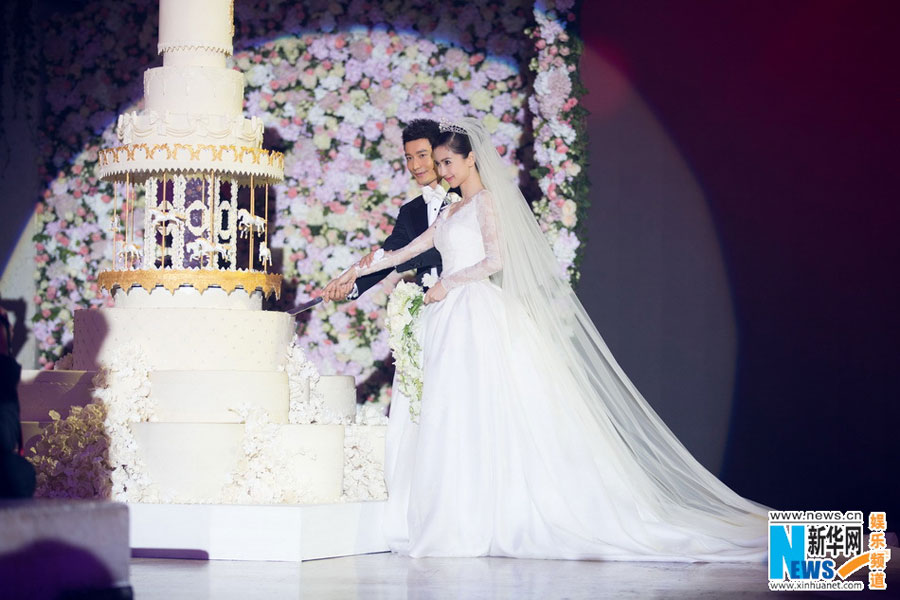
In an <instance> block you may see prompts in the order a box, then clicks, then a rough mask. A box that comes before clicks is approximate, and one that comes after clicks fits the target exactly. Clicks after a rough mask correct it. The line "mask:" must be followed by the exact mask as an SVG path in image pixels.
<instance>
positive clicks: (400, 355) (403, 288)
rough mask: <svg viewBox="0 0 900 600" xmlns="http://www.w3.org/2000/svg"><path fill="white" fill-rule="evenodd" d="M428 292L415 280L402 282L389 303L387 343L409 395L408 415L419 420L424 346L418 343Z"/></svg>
mask: <svg viewBox="0 0 900 600" xmlns="http://www.w3.org/2000/svg"><path fill="white" fill-rule="evenodd" d="M424 304H425V295H424V293H423V291H422V288H420V287H419V286H418V285H416V284H415V283H409V282H406V281H401V282H400V283H398V284H397V286H396V287H395V288H394V291H393V293H391V298H390V300H389V301H388V305H387V316H388V318H387V329H388V333H389V334H390V336H389V337H388V342H389V343H390V346H391V350H392V351H393V353H394V366H395V368H396V369H397V377H396V381H397V385H398V387H399V388H400V389H399V391H400V393H402V394H404V395H405V396H406V397H407V398H409V417H410V419H411V420H412V421H413V423H417V422H418V421H419V411H420V410H421V406H422V346H421V345H420V344H419V331H420V328H421V322H422V319H421V312H422V306H423V305H424Z"/></svg>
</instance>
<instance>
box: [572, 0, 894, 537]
mask: <svg viewBox="0 0 900 600" xmlns="http://www.w3.org/2000/svg"><path fill="white" fill-rule="evenodd" d="M898 9H900V4H898V3H897V2H875V1H871V0H862V1H826V0H815V1H800V0H791V1H783V0H778V1H760V0H754V1H735V0H729V1H727V2H722V1H717V0H708V1H680V2H659V1H657V2H648V1H645V0H622V1H603V2H590V1H588V2H585V3H584V4H583V7H582V12H581V19H580V21H581V31H582V36H583V37H584V39H585V41H586V45H587V49H586V52H585V55H584V57H583V61H582V71H581V75H582V78H583V80H584V81H585V84H586V86H587V88H588V91H589V95H588V96H587V97H586V98H585V105H586V106H587V107H588V108H589V109H590V110H591V111H592V115H591V117H590V118H589V132H590V136H591V137H590V143H591V157H590V158H591V163H592V166H591V169H590V176H591V181H592V193H591V200H592V208H591V211H590V222H589V225H588V235H589V242H588V248H587V257H586V259H585V264H584V269H583V271H582V273H583V281H582V284H581V286H580V288H579V295H580V296H581V297H582V299H583V301H584V302H585V304H586V305H587V306H588V308H589V309H590V310H591V313H592V315H593V317H594V319H595V321H596V322H597V324H598V327H599V328H600V331H601V333H604V335H605V336H606V337H607V341H608V342H609V344H610V346H611V347H612V350H613V352H614V353H615V354H616V356H617V357H618V358H619V360H620V361H621V362H622V363H623V366H624V367H625V370H626V372H628V373H630V374H631V376H632V377H633V378H634V379H635V381H636V383H637V384H638V387H639V388H640V389H642V390H644V393H645V395H647V398H648V400H650V401H651V403H652V404H653V405H654V406H655V407H656V408H657V410H659V411H660V413H661V414H662V415H663V416H664V418H666V420H667V422H669V423H670V426H671V427H672V428H673V429H674V430H675V431H676V433H678V434H679V436H680V437H681V438H682V439H683V440H684V441H685V444H686V445H687V446H688V447H689V448H690V449H691V450H692V451H694V452H695V453H697V455H698V456H706V457H707V460H705V461H704V464H706V465H707V466H708V467H710V468H711V469H712V470H713V472H718V473H719V474H720V476H721V477H722V478H723V479H724V480H725V482H726V483H728V484H729V485H731V486H732V487H733V488H734V489H735V490H737V491H738V492H740V493H741V494H743V495H746V496H748V497H750V498H752V499H755V500H758V501H760V502H763V503H765V504H768V505H770V506H773V507H775V508H779V509H840V510H850V509H859V510H864V511H870V510H887V511H888V515H889V518H890V514H894V515H897V516H896V517H895V519H900V512H898V511H900V503H898V496H897V485H896V482H897V465H898V458H900V453H898V451H897V447H898V428H897V424H898V420H897V416H898V411H897V408H896V405H897V402H898V400H900V396H898V391H900V378H898V366H900V360H898V359H900V351H898V348H900V345H898V341H897V339H898V337H897V336H898V333H900V316H898V308H900V293H898V292H900V286H898V274H900V269H898V267H900V243H898V236H900V228H898V225H900V209H898V206H897V204H898V199H900V194H898V177H897V162H896V161H897V159H898V152H897V144H898V140H900V136H898V117H897V112H898V108H900V103H898V100H900V86H898V83H897V79H898V78H897V64H898V61H897V57H898V56H900V54H898V48H897V40H898V39H900V30H898V17H900V10H898ZM716 254H718V258H712V259H711V257H712V256H713V255H716ZM720 265H721V268H720ZM723 283H724V284H725V287H724V288H723V285H722V284H723ZM710 315H712V317H711V316H710ZM648 323H649V325H648ZM732 356H733V362H732V360H731V358H730V357H732ZM697 373H700V374H701V376H700V377H699V378H698V377H697V376H696V374H697ZM726 383H728V384H729V385H728V386H726ZM727 388H730V389H727ZM709 390H715V391H716V392H718V391H724V392H727V393H726V394H724V395H722V396H720V397H718V398H716V397H714V396H712V395H711V394H710V392H709ZM729 400H730V402H729ZM728 405H730V406H728ZM723 406H724V407H726V409H722V407H723ZM727 408H730V417H728V416H727V412H728V410H727ZM710 415H712V419H711V420H710ZM698 417H699V418H698ZM723 420H724V421H723ZM729 421H730V424H729V425H728V426H727V429H725V431H727V432H728V435H727V441H725V440H724V439H723V440H722V441H723V446H724V452H723V453H722V455H721V456H722V459H721V469H720V470H717V469H715V467H714V465H715V464H716V453H715V450H716V449H717V447H716V443H717V441H716V439H715V438H716V432H717V431H718V429H716V428H707V425H709V423H722V422H729ZM711 465H712V466H711ZM889 529H892V530H894V531H896V526H890V527H889Z"/></svg>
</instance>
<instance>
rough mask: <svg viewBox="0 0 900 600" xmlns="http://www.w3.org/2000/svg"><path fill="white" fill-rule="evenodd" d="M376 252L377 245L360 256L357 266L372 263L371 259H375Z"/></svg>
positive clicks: (362, 266) (366, 265)
mask: <svg viewBox="0 0 900 600" xmlns="http://www.w3.org/2000/svg"><path fill="white" fill-rule="evenodd" d="M376 252H378V246H375V247H374V248H372V251H371V252H369V253H368V254H366V255H365V256H363V257H362V259H361V260H360V261H359V266H360V267H361V268H363V269H365V268H366V267H368V266H369V265H371V264H372V261H373V260H374V259H375V253H376Z"/></svg>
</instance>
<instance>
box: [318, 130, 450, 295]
mask: <svg viewBox="0 0 900 600" xmlns="http://www.w3.org/2000/svg"><path fill="white" fill-rule="evenodd" d="M439 135H440V129H439V128H438V124H437V123H436V122H434V121H432V120H430V119H416V120H414V121H410V123H409V125H407V126H406V128H405V129H404V130H403V151H404V153H405V155H406V168H407V169H409V172H410V174H411V175H412V176H413V178H414V179H415V180H416V183H417V184H419V185H420V186H422V195H420V196H417V197H416V198H415V199H413V200H410V201H409V202H407V203H406V204H404V205H403V206H401V207H400V214H398V215H397V220H396V222H395V224H394V229H393V230H392V231H391V234H390V235H389V236H388V237H387V239H386V240H384V244H383V245H382V249H383V250H385V251H388V250H397V249H399V248H402V247H404V246H405V245H407V244H408V243H410V242H411V241H413V240H414V239H415V238H416V237H418V236H419V235H420V234H421V233H423V232H424V231H425V230H426V229H428V227H429V226H430V225H431V224H432V223H434V220H435V219H436V218H437V215H438V213H439V212H440V210H441V205H442V203H443V200H444V197H445V196H446V193H445V192H444V189H443V188H442V187H441V180H440V178H438V175H437V170H436V169H435V164H434V159H433V158H432V157H431V150H432V148H433V147H434V144H435V143H436V141H437V138H438V136H439ZM373 254H374V252H373V253H370V254H369V255H368V256H366V257H365V258H364V259H363V260H362V263H363V264H364V265H367V264H369V262H370V261H371V260H372V257H373ZM395 268H396V269H397V271H408V270H410V269H416V281H417V282H418V283H419V285H421V284H422V278H423V277H424V276H425V274H426V273H433V274H434V275H435V277H437V276H438V275H440V273H441V255H440V253H439V252H438V251H437V250H436V249H435V248H431V249H430V250H428V251H426V252H424V253H422V254H420V255H419V256H416V257H415V258H413V259H411V260H410V261H409V262H405V263H403V264H400V265H397V266H396V267H395ZM393 270H394V269H385V270H383V271H378V272H377V273H372V274H370V275H365V276H363V277H360V278H359V279H356V278H355V271H354V270H353V269H351V270H349V271H347V272H346V273H344V274H342V275H340V276H339V277H336V278H335V279H333V280H331V281H330V282H329V283H328V285H327V286H325V289H324V290H323V292H322V297H323V298H324V299H325V300H335V301H336V300H345V299H346V300H355V299H356V298H358V297H359V296H360V295H361V294H363V293H365V291H366V290H368V289H369V288H370V287H372V286H373V285H375V284H376V283H378V282H379V281H381V280H382V279H384V278H385V277H387V276H388V275H389V274H390V273H391V271H393Z"/></svg>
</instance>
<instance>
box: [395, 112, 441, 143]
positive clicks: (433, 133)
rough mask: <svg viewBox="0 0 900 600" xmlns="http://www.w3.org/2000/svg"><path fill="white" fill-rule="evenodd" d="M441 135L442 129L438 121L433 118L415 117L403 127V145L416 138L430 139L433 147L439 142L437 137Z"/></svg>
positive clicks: (429, 141)
mask: <svg viewBox="0 0 900 600" xmlns="http://www.w3.org/2000/svg"><path fill="white" fill-rule="evenodd" d="M440 135H441V129H440V127H438V124H437V122H436V121H432V120H431V119H413V120H412V121H410V122H409V124H408V125H407V126H406V127H404V128H403V145H404V146H405V145H406V144H408V143H410V142H412V141H414V140H428V143H429V144H431V147H432V148H434V147H435V145H436V144H437V139H438V137H440Z"/></svg>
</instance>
